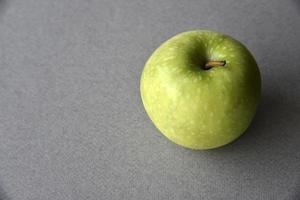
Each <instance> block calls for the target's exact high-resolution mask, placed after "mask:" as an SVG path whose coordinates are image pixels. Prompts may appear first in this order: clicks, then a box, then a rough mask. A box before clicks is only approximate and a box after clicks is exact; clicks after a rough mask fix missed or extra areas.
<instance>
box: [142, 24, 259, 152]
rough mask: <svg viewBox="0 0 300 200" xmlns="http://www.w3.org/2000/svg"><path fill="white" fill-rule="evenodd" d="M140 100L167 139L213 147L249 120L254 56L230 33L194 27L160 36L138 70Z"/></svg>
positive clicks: (255, 94)
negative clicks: (140, 69) (143, 64)
mask: <svg viewBox="0 0 300 200" xmlns="http://www.w3.org/2000/svg"><path fill="white" fill-rule="evenodd" d="M140 91H141V98H142V102H143V105H144V107H145V110H146V112H147V114H148V115H149V117H150V119H151V120H152V121H153V123H154V125H155V126H156V127H157V128H158V129H159V130H160V131H161V132H162V134H163V135H165V136H166V137H167V138H168V139H170V140H171V141H173V142H174V143H176V144H179V145H181V146H183V147H186V148H191V149H212V148H216V147H220V146H223V145H225V144H228V143H230V142H232V141H234V140H235V139H237V138H238V137H239V136H240V135H241V134H242V133H243V132H244V131H245V130H246V129H247V128H248V126H249V125H250V123H251V121H252V119H253V117H254V115H255V112H256V108H257V105H258V102H259V99H260V94H261V77H260V72H259V69H258V66H257V64H256V61H255V59H254V58H253V56H252V55H251V53H250V52H249V50H247V48H246V47H245V46H244V45H243V44H242V43H241V42H239V41H237V40H235V39H234V38H232V37H230V36H228V35H225V34H223V33H219V32H213V31H207V30H196V31H188V32H184V33H180V34H178V35H176V36H174V37H172V38H170V39H169V40H167V41H166V42H164V43H163V44H162V45H161V46H160V47H159V48H157V49H156V50H155V51H154V53H153V54H152V55H151V56H150V58H149V59H148V61H147V62H146V64H145V67H144V70H143V72H142V76H141V82H140Z"/></svg>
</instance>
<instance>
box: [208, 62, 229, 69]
mask: <svg viewBox="0 0 300 200" xmlns="http://www.w3.org/2000/svg"><path fill="white" fill-rule="evenodd" d="M225 64H226V61H225V60H222V61H208V62H207V63H206V64H205V66H204V69H210V68H212V67H222V66H225Z"/></svg>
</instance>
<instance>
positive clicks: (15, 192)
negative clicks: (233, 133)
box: [0, 0, 300, 200]
mask: <svg viewBox="0 0 300 200" xmlns="http://www.w3.org/2000/svg"><path fill="white" fill-rule="evenodd" d="M191 29H211V30H216V31H222V32H225V33H227V34H230V35H232V36H233V37H235V38H237V39H238V40H240V41H242V42H243V43H245V44H246V45H247V46H248V47H249V49H250V50H251V51H252V53H253V54H254V55H255V57H256V59H257V62H258V64H259V66H260V69H261V73H262V77H263V98H262V101H261V104H260V107H259V109H258V113H257V115H256V117H255V119H254V121H253V123H252V125H251V127H250V128H249V129H248V130H247V131H246V133H245V135H243V136H242V137H241V138H240V139H239V140H237V141H236V142H234V143H232V144H230V145H228V146H225V147H223V148H220V149H215V150H210V151H192V150H187V149H184V148H181V147H179V146H176V145H174V144H172V143H171V142H169V141H168V140H167V139H165V138H164V137H163V136H162V135H161V134H160V133H159V132H158V131H157V130H156V129H155V127H154V126H153V124H152V123H151V122H150V120H149V118H148V117H147V115H146V113H145V111H144V109H143V106H142V103H141V99H140V96H139V79H140V75H141V72H142V69H143V65H144V62H145V61H146V59H147V58H148V57H149V55H150V54H151V53H152V51H153V50H154V49H155V48H156V47H157V46H158V45H159V44H160V43H161V42H163V41H164V40H166V39H167V38H169V37H171V36H172V35H174V34H176V33H178V32H182V31H186V30H191ZM299 37H300V1H297V0H287V1H281V0H275V1H270V0H262V1H261V0H255V1H254V0H247V1H237V0H236V1H233V0H219V1H216V0H206V1H196V0H187V1H183V0H182V1H178V0H160V1H137V0H130V1H129V0H128V1H124V0H116V1H110V0H106V1H100V0H85V1H84V0H19V1H17V0H0V109H1V110H0V200H46V199H51V200H56V199H57V200H59V199H64V200H69V199H74V200H77V199H78V200H82V199H84V200H85V199H95V200H96V199H97V200H98V199H107V200H108V199H139V200H140V199H164V200H167V199H178V200H185V199H210V200H211V199H213V200H214V199H243V200H244V199H251V200H253V199H264V200H268V199H287V200H290V199H291V200H297V199H300V105H299V101H300V92H299V91H300V86H299V81H300V55H299V53H300V39H299Z"/></svg>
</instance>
